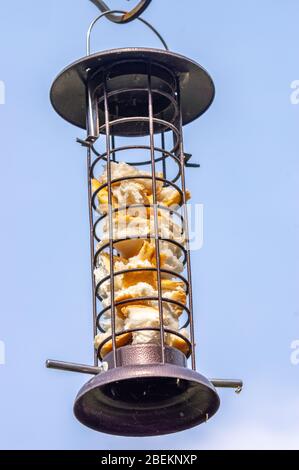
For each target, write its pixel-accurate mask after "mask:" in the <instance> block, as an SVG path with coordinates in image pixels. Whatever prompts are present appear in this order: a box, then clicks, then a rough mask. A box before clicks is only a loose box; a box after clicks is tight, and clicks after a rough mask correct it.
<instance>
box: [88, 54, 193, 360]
mask: <svg viewBox="0 0 299 470" xmlns="http://www.w3.org/2000/svg"><path fill="white" fill-rule="evenodd" d="M117 65H118V63H117ZM145 67H146V69H145V70H146V73H147V84H148V86H147V88H146V90H147V94H148V116H128V117H121V118H118V117H117V118H116V119H115V118H113V119H112V120H110V107H109V100H110V99H113V97H114V96H118V90H114V91H113V93H112V92H111V91H110V90H109V89H108V87H107V78H108V77H109V76H110V75H111V74H112V72H113V67H109V68H108V69H107V70H105V71H104V72H103V74H102V76H101V75H99V74H97V78H98V80H99V77H100V76H101V80H100V81H98V82H97V84H96V86H94V85H95V82H94V77H93V78H92V79H91V81H90V84H91V86H90V88H91V89H90V90H89V93H88V97H90V96H92V100H91V99H88V101H87V104H88V107H90V108H91V109H92V112H89V113H88V114H87V118H88V119H89V120H92V121H93V125H92V126H91V127H93V128H94V129H95V134H96V135H97V136H98V137H97V138H99V137H100V136H101V134H102V133H103V132H104V134H105V150H104V152H101V153H100V152H98V151H97V150H95V148H94V143H95V142H92V143H91V144H90V146H89V148H88V154H89V155H90V154H94V156H95V159H94V160H93V161H90V166H89V177H90V179H91V178H94V173H95V168H96V165H97V164H98V163H99V162H102V161H105V162H106V163H107V166H106V168H107V170H106V171H107V174H106V176H107V181H106V183H103V184H102V185H101V186H100V187H99V188H98V189H97V190H96V191H94V192H93V193H92V194H91V201H90V202H91V207H92V210H93V211H96V212H98V206H97V196H98V194H99V192H100V191H101V190H102V189H104V188H107V190H108V210H107V212H106V213H104V214H102V215H100V216H99V217H98V218H97V219H95V220H94V218H92V221H93V228H92V244H93V268H92V269H93V270H94V269H95V268H96V267H97V263H98V256H99V255H100V254H101V253H102V252H104V251H105V250H106V249H107V248H109V254H110V273H109V276H107V277H106V278H104V279H101V281H100V282H98V283H95V280H94V279H93V283H94V289H93V304H95V305H97V302H98V301H101V295H100V294H99V288H100V287H101V286H102V285H103V284H104V283H105V282H108V281H109V280H110V285H111V288H110V289H111V292H110V295H111V302H110V305H109V306H108V307H105V308H102V309H101V311H100V312H99V313H97V307H96V312H95V314H94V316H93V323H94V325H93V331H94V333H97V331H98V330H99V331H102V332H104V331H105V330H102V328H101V325H100V319H101V317H102V316H103V315H105V313H107V312H110V318H111V335H110V336H109V338H110V339H109V338H108V339H105V340H104V341H103V342H102V343H101V344H100V346H99V348H98V353H97V357H98V358H101V356H100V350H101V348H102V347H103V345H105V344H106V343H107V342H108V341H112V350H113V358H114V365H115V366H117V354H116V349H117V343H116V338H117V337H118V336H120V335H122V334H124V333H126V332H128V331H127V330H126V329H121V330H118V331H116V307H118V306H119V305H121V304H124V305H125V304H129V303H134V302H136V301H142V300H144V301H156V302H157V304H158V308H159V325H160V326H159V329H158V330H159V331H160V345H161V357H162V363H164V362H165V354H164V350H165V332H166V328H165V325H164V315H163V306H164V305H165V304H168V305H169V304H171V303H172V304H176V305H177V306H179V307H181V308H182V311H185V312H186V313H187V321H186V322H185V323H184V325H183V326H181V327H180V328H179V331H171V334H173V335H176V336H178V337H181V338H182V339H184V340H185V342H186V344H190V347H189V353H188V355H189V356H191V359H192V367H193V368H195V352H194V350H195V342H194V331H192V329H193V312H192V309H190V305H191V307H192V293H191V284H190V281H189V279H190V273H189V269H188V263H187V261H188V252H187V250H186V248H185V243H183V244H182V243H180V242H178V241H177V240H175V239H167V238H163V237H162V236H160V235H159V217H158V210H164V209H165V210H168V211H169V213H170V214H171V216H174V215H176V216H179V217H180V220H181V223H182V229H181V234H182V235H184V239H186V238H187V233H184V231H185V230H186V227H188V225H186V223H185V217H186V215H187V212H185V213H184V215H182V214H181V213H178V212H177V211H176V210H174V209H170V208H168V207H166V206H163V205H161V204H159V203H158V198H157V182H159V183H160V184H162V185H163V186H165V187H167V186H169V187H172V188H173V189H174V190H176V191H177V192H178V194H179V199H180V201H179V204H178V207H180V206H184V205H185V203H186V193H185V192H186V187H185V175H184V173H183V171H182V165H185V156H184V155H183V158H182V154H181V152H182V135H181V133H182V129H181V128H180V113H181V110H180V102H179V93H177V92H176V88H175V86H176V81H174V78H175V77H173V76H172V73H171V72H170V71H169V77H170V78H171V80H172V82H171V83H169V89H170V90H171V93H172V95H170V96H171V100H170V99H169V102H171V103H174V114H173V119H172V122H168V121H166V120H165V118H164V116H162V118H161V119H160V118H159V119H157V118H156V117H155V109H154V102H153V96H154V94H156V95H157V96H162V95H163V94H162V93H159V92H157V90H155V89H154V88H153V87H152V73H153V72H152V64H151V63H150V62H147V63H146V64H145ZM129 90H130V91H131V89H129ZM143 91H144V90H143ZM119 92H120V93H121V94H122V93H125V92H126V90H125V89H123V88H122V89H120V90H119ZM98 93H101V95H100V96H99V95H98ZM164 96H166V97H167V96H168V94H164ZM95 103H96V104H95ZM101 103H104V114H105V121H104V123H103V124H99V106H100V104H101ZM132 122H137V123H146V124H147V125H148V133H147V134H148V137H149V145H127V146H121V147H118V146H117V145H116V138H115V134H114V133H111V130H112V129H113V126H115V125H119V124H121V125H128V124H130V123H132ZM159 125H162V127H161V129H160V130H159V131H158V132H159V133H160V135H161V147H157V146H155V134H156V133H157V129H156V128H155V126H159ZM165 130H170V132H171V133H172V134H173V148H171V150H170V151H168V150H167V149H166V139H165ZM142 135H144V128H143V133H142ZM144 137H145V136H144ZM132 138H133V137H132ZM133 149H134V150H138V149H139V150H148V151H149V153H150V160H146V161H143V162H142V161H141V162H134V163H132V165H135V164H136V163H137V164H139V165H150V168H151V176H146V175H140V176H139V175H135V176H124V177H120V178H113V177H112V172H111V161H113V162H117V160H116V155H117V153H118V152H119V151H122V150H128V151H130V150H133ZM156 152H158V153H160V154H161V157H158V158H157V157H156V155H155V153H156ZM169 158H170V159H173V161H174V162H175V163H176V164H177V165H178V173H177V175H176V177H175V178H174V179H172V180H169V179H167V178H166V174H167V162H168V159H169ZM158 162H161V163H162V170H163V178H162V177H160V176H157V174H156V164H157V163H158ZM183 170H184V168H183ZM138 179H149V180H151V181H152V195H153V196H152V197H153V204H150V205H145V207H147V208H149V209H150V211H151V210H152V209H153V215H154V230H153V231H154V234H152V233H151V234H150V235H148V236H141V237H139V236H136V237H134V236H132V237H130V238H132V239H133V238H136V239H138V238H142V239H146V238H147V239H149V240H152V241H154V243H155V255H156V267H154V268H148V270H150V271H154V272H156V281H157V296H156V297H135V298H131V299H129V300H128V301H123V302H116V301H115V289H114V282H115V277H116V276H118V275H120V274H121V273H122V274H124V273H126V270H123V271H121V272H117V271H115V270H114V258H113V255H114V248H115V245H116V244H117V243H119V242H121V241H124V240H125V239H123V238H120V239H119V238H115V237H114V231H113V222H114V219H113V218H114V215H115V214H116V213H117V212H120V211H124V210H127V209H129V208H130V207H131V206H124V207H116V208H114V207H113V204H112V200H113V198H112V188H113V185H114V184H117V183H120V182H122V181H125V180H138ZM179 179H180V180H181V185H180V186H181V187H179V186H178V184H175V183H174V180H175V181H176V182H177V181H178V180H179ZM89 185H90V187H91V184H90V182H89ZM150 217H151V212H150ZM105 218H107V219H108V224H109V240H108V242H107V243H104V244H102V245H101V246H100V248H98V249H97V250H96V251H95V249H94V242H95V241H99V242H100V241H101V239H100V238H99V236H98V234H97V227H98V224H99V223H100V222H101V221H102V220H104V219H105ZM162 241H164V242H168V243H173V244H174V245H175V246H177V247H178V248H179V250H180V252H181V253H182V254H184V260H183V265H184V266H185V265H187V271H188V278H187V279H186V278H185V277H184V276H183V275H180V274H179V273H176V272H172V271H171V270H165V269H162V267H161V262H160V243H161V242H162ZM136 271H138V270H136ZM139 271H146V269H140V270H139ZM163 272H164V273H166V272H167V273H168V274H170V275H171V276H172V277H177V278H181V280H183V282H184V284H185V286H186V295H187V296H188V298H189V307H187V306H186V305H183V304H180V303H179V302H175V301H171V300H169V299H167V298H165V297H164V296H163V292H162V284H161V275H162V273H163ZM93 277H94V276H93ZM190 293H191V297H190ZM190 298H191V302H190ZM187 326H189V328H190V336H191V341H189V340H188V339H187V338H186V337H184V336H183V335H181V333H180V330H181V329H182V328H185V327H187ZM143 330H147V328H142V327H140V328H136V329H134V331H143ZM169 331H170V330H168V332H169Z"/></svg>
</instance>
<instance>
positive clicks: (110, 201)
mask: <svg viewBox="0 0 299 470" xmlns="http://www.w3.org/2000/svg"><path fill="white" fill-rule="evenodd" d="M103 91H104V103H105V125H106V151H107V184H108V214H109V216H108V220H109V222H108V223H109V254H110V294H111V332H112V350H113V360H114V367H117V355H116V336H115V329H116V328H115V322H116V320H115V302H114V300H115V295H114V262H113V252H114V246H113V213H112V185H111V152H110V120H109V117H110V116H109V103H108V96H107V80H106V75H104V86H103Z"/></svg>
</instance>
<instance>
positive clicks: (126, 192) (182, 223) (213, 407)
mask: <svg viewBox="0 0 299 470" xmlns="http://www.w3.org/2000/svg"><path fill="white" fill-rule="evenodd" d="M110 13H123V12H119V11H116V12H110ZM107 14H108V13H107V12H105V13H103V14H101V15H100V16H98V17H97V18H96V19H95V20H94V21H93V23H92V24H91V26H90V29H89V31H88V37H87V56H86V57H84V58H82V59H80V60H78V61H77V62H75V63H73V64H72V65H70V66H68V67H67V68H66V69H65V70H63V71H62V72H61V73H60V74H59V75H58V77H57V78H56V80H55V81H54V83H53V86H52V89H51V102H52V105H53V107H54V109H55V110H56V111H57V112H58V114H59V115H60V116H62V117H63V118H64V119H65V120H67V121H68V122H70V123H72V124H74V125H75V126H77V127H79V128H82V129H86V132H87V135H86V139H84V140H83V139H78V141H79V142H80V144H81V145H83V146H84V147H86V150H87V170H88V199H89V216H90V247H91V274H92V299H93V336H94V338H96V343H95V344H96V350H95V354H94V364H93V365H81V364H75V363H67V362H61V361H53V360H48V361H47V367H49V368H56V369H62V370H68V371H76V372H81V373H86V374H92V375H94V377H93V378H92V379H91V380H90V381H89V382H87V383H86V385H84V386H83V388H82V389H81V390H80V391H79V393H78V395H77V398H76V400H75V404H74V414H75V416H76V417H77V419H78V420H79V421H80V422H81V423H83V424H84V425H86V426H88V427H90V428H92V429H94V430H96V431H101V432H105V433H110V434H117V435H123V436H150V435H160V434H167V433H172V432H177V431H181V430H184V429H188V428H190V427H193V426H195V425H198V424H200V423H203V422H206V421H207V420H208V419H209V418H211V417H212V416H213V415H214V414H215V413H216V411H217V410H218V407H219V403H220V400H219V396H218V393H217V391H216V388H215V387H232V388H235V389H236V390H237V391H240V389H241V387H242V382H241V381H239V380H221V379H211V380H208V379H207V378H205V377H204V376H203V375H201V374H200V373H198V372H197V371H196V360H195V334H194V321H195V319H194V317H193V305H192V282H191V274H192V272H191V260H190V246H189V235H188V211H187V205H186V204H187V200H188V197H189V194H188V191H187V189H186V182H185V170H186V167H188V166H190V167H192V166H196V165H194V164H192V163H190V161H189V159H190V155H187V154H186V153H185V151H184V145H183V127H184V126H185V125H186V124H188V123H190V122H192V121H194V120H195V119H197V118H198V117H199V116H201V115H202V114H203V113H204V112H205V111H206V110H207V109H208V108H209V106H210V104H211V103H212V101H213V98H214V84H213V81H212V79H211V77H210V76H209V74H208V73H207V72H206V71H205V70H204V69H203V68H202V67H201V66H200V65H198V64H197V63H196V62H194V61H193V60H190V59H188V58H186V57H183V56H182V55H179V54H176V53H173V52H170V51H169V50H168V49H167V46H166V44H165V42H164V40H163V39H162V38H161V36H160V35H159V34H158V33H157V32H156V30H154V28H153V27H152V26H151V25H149V23H147V22H146V21H145V20H143V19H141V18H138V19H139V20H140V21H141V22H142V23H144V24H145V25H147V26H149V27H150V28H151V29H152V31H154V32H156V34H157V35H158V37H159V38H160V39H161V40H162V42H163V45H164V47H165V50H164V49H149V48H123V49H113V50H108V51H104V52H98V53H93V54H91V53H90V34H91V31H92V29H93V27H94V26H95V24H96V22H97V21H98V20H99V19H101V18H102V17H104V16H106V15H107ZM103 168H104V169H103ZM192 171H194V169H193V170H192ZM99 175H100V176H99ZM132 198H133V199H132ZM140 211H142V214H143V215H140V214H141V212H140ZM137 220H138V222H139V225H138V224H137V225H136V224H134V222H137ZM123 221H125V225H124V226H123V227H121V228H120V227H119V225H118V224H119V223H120V222H123ZM117 223H118V224H117ZM129 223H130V229H129V230H127V232H126V229H127V228H128V225H129ZM167 224H168V226H167V227H168V228H166V225H167ZM140 226H141V228H140Z"/></svg>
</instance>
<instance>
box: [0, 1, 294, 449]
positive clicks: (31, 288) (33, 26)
mask: <svg viewBox="0 0 299 470" xmlns="http://www.w3.org/2000/svg"><path fill="white" fill-rule="evenodd" d="M184 3H185V2H184ZM110 4H111V5H113V6H115V7H116V8H123V7H126V6H127V5H128V4H127V2H125V1H124V0H119V1H113V2H112V0H110ZM181 4H182V2H178V1H177V2H174V1H171V0H164V1H163V2H158V1H156V0H153V2H152V4H151V6H150V7H149V9H148V11H147V12H146V14H145V15H144V17H145V18H146V19H148V20H149V21H151V22H152V23H153V24H154V25H155V26H156V27H157V28H158V29H159V30H160V31H161V32H162V33H163V35H164V37H165V38H166V40H167V42H168V43H169V46H170V49H171V50H173V51H176V52H179V53H182V54H185V55H187V56H189V57H191V58H193V59H194V60H196V61H198V62H199V63H200V64H202V65H203V66H204V67H205V68H206V69H207V70H208V71H209V72H210V74H211V75H212V77H213V79H214V81H215V85H216V99H215V102H214V104H213V106H212V107H211V108H210V110H209V111H208V112H207V113H206V114H205V115H204V116H203V117H202V118H201V119H200V120H198V121H196V122H194V123H192V124H191V125H189V126H188V127H186V129H185V147H186V151H188V152H191V153H193V155H194V159H195V160H196V161H199V162H200V164H201V169H200V170H189V171H188V175H187V180H188V187H189V188H190V190H191V192H192V195H193V202H195V203H202V204H203V205H204V244H203V247H202V249H201V250H199V251H196V252H194V253H193V254H192V256H193V265H194V266H195V267H196V269H194V291H195V312H194V314H195V322H196V336H197V343H198V351H197V354H198V357H197V360H198V361H197V362H198V369H199V370H200V371H201V372H202V373H204V374H206V375H207V376H208V377H226V378H230V377H236V378H239V377H240V378H243V380H244V382H245V388H244V391H243V393H242V394H241V395H239V396H237V395H235V394H234V393H233V391H230V390H227V391H220V396H221V399H222V405H221V409H220V411H219V412H218V413H217V415H216V416H215V417H214V418H213V419H212V420H211V421H210V422H209V423H208V424H207V425H202V426H200V427H198V428H195V429H192V430H190V431H186V432H183V433H180V434H177V435H172V436H165V437H159V438H144V439H132V438H120V437H111V436H106V435H103V434H97V433H94V432H93V431H91V430H89V429H87V428H84V427H83V426H81V425H80V424H79V423H78V422H77V421H76V420H75V419H74V417H73V415H72V404H73V400H74V398H75V395H76V393H77V391H78V390H79V388H80V387H81V386H82V384H83V383H84V381H85V380H86V377H85V376H81V375H76V374H70V373H64V372H58V371H57V372H56V371H49V370H46V369H45V368H44V362H45V359H47V358H49V357H50V358H56V359H64V360H69V361H77V362H82V363H89V362H91V360H92V345H91V342H92V338H91V318H92V315H91V301H90V272H89V240H88V236H89V233H88V213H87V200H86V181H85V176H86V175H85V152H84V150H83V149H82V148H80V147H79V146H78V145H77V144H76V143H75V138H76V137H84V133H83V131H81V130H79V129H76V128H75V127H73V126H71V125H69V124H67V123H66V122H64V121H63V120H62V119H60V118H59V117H58V115H56V114H55V112H54V111H53V110H52V108H51V105H50V102H49V89H50V86H51V83H52V80H53V79H54V78H55V76H56V75H57V74H58V72H59V71H60V70H61V69H62V68H64V66H66V65H67V64H68V63H71V62H72V61H74V60H76V59H77V58H79V57H81V56H83V55H84V54H85V32H86V30H87V28H88V25H89V23H90V21H91V20H92V19H93V17H94V16H95V15H96V14H97V10H96V8H95V7H94V5H92V3H91V2H89V1H87V0H51V2H42V1H37V0H27V1H26V2H21V1H19V2H8V1H7V2H4V1H2V2H1V15H0V39H1V40H0V80H1V81H2V82H3V83H4V84H5V91H6V97H5V98H6V100H5V104H4V105H0V129H1V143H0V146H1V185H0V191H1V197H0V202H1V221H2V230H1V233H0V237H1V243H0V247H1V287H2V289H1V317H0V341H2V344H4V345H5V353H6V354H5V364H4V365H0V381H1V392H0V397H1V398H0V416H1V423H0V448H3V449H138V448H140V449H163V448H164V449H189V448H190V449H192V448H193V449H217V448H223V449H229V448H260V449H262V448H296V449H298V448H299V397H298V385H299V380H298V376H299V365H297V366H296V365H293V364H292V363H291V360H290V356H291V343H292V341H294V340H296V339H299V303H298V282H299V271H298V266H299V263H298V254H299V248H298V246H299V245H298V229H299V197H298V195H299V190H298V188H299V184H298V183H299V181H298V179H299V178H298V177H299V161H298V125H299V105H294V104H291V101H290V95H291V91H292V90H291V83H292V82H293V81H294V80H296V79H299V62H298V44H299V30H298V15H299V4H298V2H297V1H296V0H283V1H282V0H263V2H261V1H258V0H251V1H244V2H240V1H238V0H227V1H225V2H223V1H221V0H210V1H209V2H203V1H201V0H189V1H188V8H184V9H183V8H182V7H180V5H181ZM174 5H175V7H174ZM121 46H153V47H159V43H158V41H157V40H156V39H155V38H154V37H153V36H152V34H151V33H150V32H148V31H146V30H145V29H144V27H143V26H142V25H141V24H137V23H136V24H131V25H127V26H123V27H121V26H117V25H113V24H111V23H108V22H105V21H103V23H102V24H99V25H98V27H97V30H96V33H95V35H94V40H93V50H94V51H96V50H104V49H109V48H113V47H121ZM0 363H1V361H0Z"/></svg>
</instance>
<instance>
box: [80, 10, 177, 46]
mask: <svg viewBox="0 0 299 470" xmlns="http://www.w3.org/2000/svg"><path fill="white" fill-rule="evenodd" d="M110 13H113V14H114V13H123V11H122V10H111V11H105V12H104V13H101V14H100V15H99V16H97V17H96V18H95V19H94V20H93V21H92V22H91V24H90V26H89V28H88V31H87V38H86V53H87V55H90V36H91V33H92V30H93V28H94V26H95V24H96V23H97V22H98V21H100V20H101V19H102V18H103V17H105V16H108V15H109V14H110ZM136 19H137V20H138V21H141V23H143V24H145V26H147V27H148V28H149V29H150V30H151V31H153V33H154V34H155V35H156V36H157V37H158V38H159V39H160V41H161V42H162V44H163V46H164V47H165V49H166V50H167V51H168V46H167V44H166V42H165V41H164V39H163V37H162V36H161V34H160V33H159V32H158V31H157V30H156V29H155V28H154V27H153V26H152V25H151V24H150V23H148V21H145V20H144V19H143V18H136Z"/></svg>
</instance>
